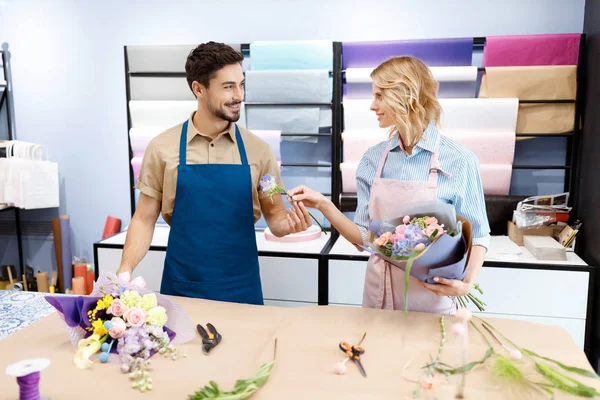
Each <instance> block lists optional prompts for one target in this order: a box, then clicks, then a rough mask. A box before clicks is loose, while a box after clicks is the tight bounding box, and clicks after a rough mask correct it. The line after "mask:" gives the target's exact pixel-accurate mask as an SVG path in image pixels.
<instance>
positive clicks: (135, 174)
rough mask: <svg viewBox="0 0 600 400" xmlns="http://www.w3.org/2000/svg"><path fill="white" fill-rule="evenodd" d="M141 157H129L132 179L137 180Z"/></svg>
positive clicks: (140, 167)
mask: <svg viewBox="0 0 600 400" xmlns="http://www.w3.org/2000/svg"><path fill="white" fill-rule="evenodd" d="M143 160H144V158H143V157H133V158H132V159H131V167H132V168H133V179H134V180H136V181H137V179H138V178H139V177H140V170H141V169H142V161H143Z"/></svg>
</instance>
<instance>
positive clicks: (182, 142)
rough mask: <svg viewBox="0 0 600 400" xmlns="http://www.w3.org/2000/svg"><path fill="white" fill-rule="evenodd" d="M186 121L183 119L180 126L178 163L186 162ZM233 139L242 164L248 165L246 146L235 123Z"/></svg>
mask: <svg viewBox="0 0 600 400" xmlns="http://www.w3.org/2000/svg"><path fill="white" fill-rule="evenodd" d="M188 122H189V121H185V122H184V123H183V126H182V127H181V138H180V139H179V165H185V164H186V151H187V130H188ZM235 141H236V142H237V145H238V150H239V152H240V158H241V160H242V165H248V157H247V156H246V148H245V147H244V142H243V141H242V135H241V134H240V129H239V128H238V126H237V124H236V125H235Z"/></svg>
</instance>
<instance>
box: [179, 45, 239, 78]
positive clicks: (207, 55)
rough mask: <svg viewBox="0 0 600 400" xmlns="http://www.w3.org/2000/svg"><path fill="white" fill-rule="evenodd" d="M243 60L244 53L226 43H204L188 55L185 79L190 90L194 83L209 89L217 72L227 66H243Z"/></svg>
mask: <svg viewBox="0 0 600 400" xmlns="http://www.w3.org/2000/svg"><path fill="white" fill-rule="evenodd" d="M243 60H244V55H243V54H242V53H240V52H238V51H235V50H234V49H233V48H232V47H231V46H228V45H226V44H224V43H216V42H208V43H203V44H201V45H199V46H198V47H196V48H195V49H194V50H192V51H191V52H190V54H189V55H188V58H187V61H186V62H185V77H186V79H187V81H188V85H189V86H190V89H191V88H192V82H194V81H196V82H198V83H200V84H202V85H204V87H208V84H209V82H210V80H211V79H212V78H214V76H215V74H216V73H217V71H219V70H220V69H221V68H223V67H225V66H227V65H231V64H241V62H242V61H243Z"/></svg>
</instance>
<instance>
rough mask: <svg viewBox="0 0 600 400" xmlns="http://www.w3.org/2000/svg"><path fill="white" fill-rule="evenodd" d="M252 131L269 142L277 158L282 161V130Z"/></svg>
mask: <svg viewBox="0 0 600 400" xmlns="http://www.w3.org/2000/svg"><path fill="white" fill-rule="evenodd" d="M252 133H254V134H255V135H256V136H258V137H260V138H261V139H262V140H264V141H265V142H267V144H268V145H269V146H270V147H271V150H272V151H273V154H274V155H275V159H276V160H277V161H281V131H264V130H253V131H252Z"/></svg>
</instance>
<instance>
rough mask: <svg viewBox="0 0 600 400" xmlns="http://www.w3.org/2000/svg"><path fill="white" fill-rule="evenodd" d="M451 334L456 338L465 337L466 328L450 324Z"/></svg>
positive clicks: (461, 325) (459, 324)
mask: <svg viewBox="0 0 600 400" xmlns="http://www.w3.org/2000/svg"><path fill="white" fill-rule="evenodd" d="M452 333H454V334H455V335H456V336H465V335H466V334H467V326H466V325H465V324H461V323H457V324H452Z"/></svg>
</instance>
